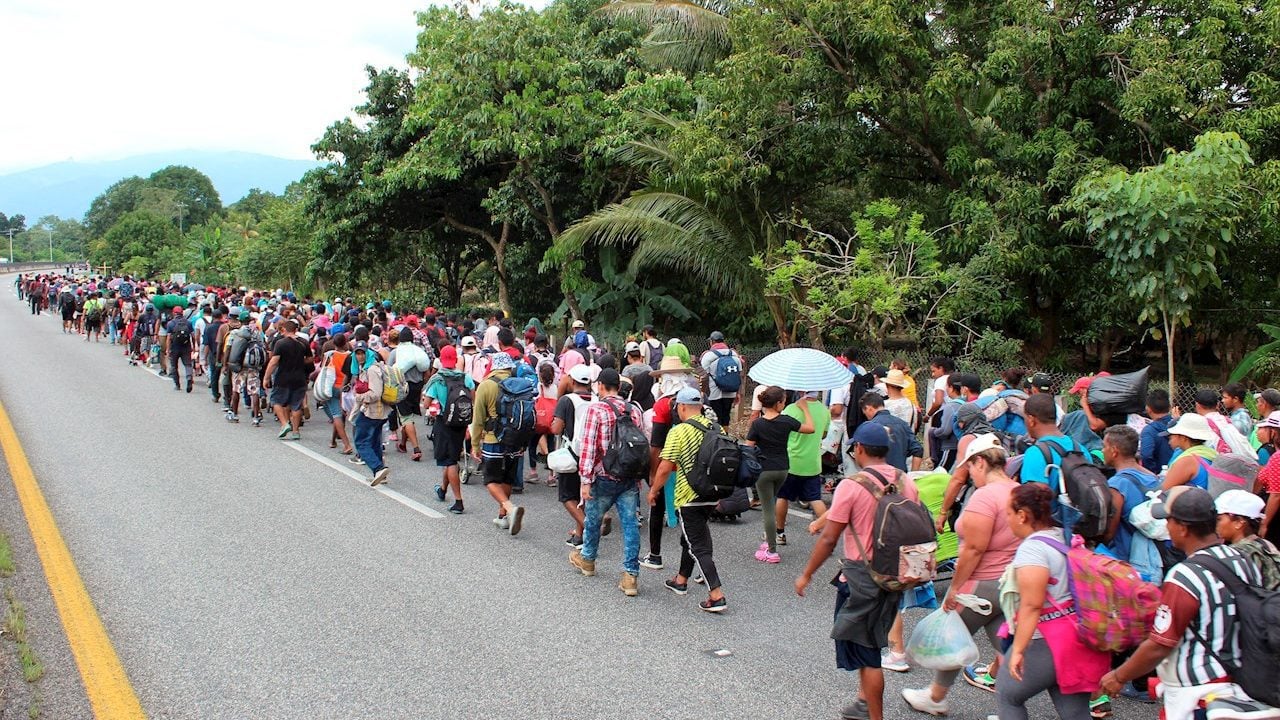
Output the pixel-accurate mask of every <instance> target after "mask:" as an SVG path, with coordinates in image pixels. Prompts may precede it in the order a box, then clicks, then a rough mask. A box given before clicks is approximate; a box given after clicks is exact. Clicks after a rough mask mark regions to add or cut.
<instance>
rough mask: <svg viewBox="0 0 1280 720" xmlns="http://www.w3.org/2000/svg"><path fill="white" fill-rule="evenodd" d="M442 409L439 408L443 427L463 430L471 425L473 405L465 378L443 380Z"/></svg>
mask: <svg viewBox="0 0 1280 720" xmlns="http://www.w3.org/2000/svg"><path fill="white" fill-rule="evenodd" d="M444 391H445V396H444V407H443V408H441V412H440V419H441V420H442V421H443V422H444V425H445V427H451V428H464V427H466V426H468V425H470V424H471V418H472V417H473V415H472V413H474V412H475V405H474V404H473V402H472V400H471V393H469V392H467V379H466V378H465V377H458V378H452V377H450V378H445V379H444Z"/></svg>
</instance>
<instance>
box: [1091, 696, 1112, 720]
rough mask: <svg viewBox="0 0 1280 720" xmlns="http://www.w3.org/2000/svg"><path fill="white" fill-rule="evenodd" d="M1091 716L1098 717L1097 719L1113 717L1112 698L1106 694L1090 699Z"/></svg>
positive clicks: (1102, 719)
mask: <svg viewBox="0 0 1280 720" xmlns="http://www.w3.org/2000/svg"><path fill="white" fill-rule="evenodd" d="M1089 717H1093V718H1097V720H1104V718H1109V717H1111V698H1110V697H1108V696H1106V695H1099V696H1098V697H1096V698H1094V699H1092V700H1090V701H1089Z"/></svg>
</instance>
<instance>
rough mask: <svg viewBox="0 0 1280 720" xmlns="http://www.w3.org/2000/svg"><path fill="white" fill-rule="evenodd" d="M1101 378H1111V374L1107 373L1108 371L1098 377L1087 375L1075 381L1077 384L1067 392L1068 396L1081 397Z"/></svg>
mask: <svg viewBox="0 0 1280 720" xmlns="http://www.w3.org/2000/svg"><path fill="white" fill-rule="evenodd" d="M1100 377H1111V373H1109V372H1107V371H1106V370H1103V371H1102V372H1100V373H1098V374H1097V375H1085V376H1084V377H1082V378H1080V379H1079V380H1076V381H1075V384H1073V385H1072V386H1071V389H1070V390H1068V391H1067V394H1068V395H1079V394H1080V393H1082V392H1084V391H1085V390H1088V389H1089V386H1090V385H1092V384H1093V381H1094V380H1095V379H1097V378H1100Z"/></svg>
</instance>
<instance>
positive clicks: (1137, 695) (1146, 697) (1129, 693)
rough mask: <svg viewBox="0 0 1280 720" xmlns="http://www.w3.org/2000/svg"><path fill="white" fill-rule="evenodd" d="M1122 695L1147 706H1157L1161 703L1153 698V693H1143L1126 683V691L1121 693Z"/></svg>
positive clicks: (1131, 684)
mask: <svg viewBox="0 0 1280 720" xmlns="http://www.w3.org/2000/svg"><path fill="white" fill-rule="evenodd" d="M1120 695H1121V696H1123V697H1126V698H1129V699H1130V700H1133V701H1135V702H1140V703H1143V704H1145V705H1155V704H1156V703H1158V702H1160V701H1159V700H1156V699H1155V698H1153V697H1151V693H1149V692H1143V691H1141V690H1139V689H1137V688H1135V687H1134V686H1133V683H1125V686H1124V689H1123V690H1121V691H1120Z"/></svg>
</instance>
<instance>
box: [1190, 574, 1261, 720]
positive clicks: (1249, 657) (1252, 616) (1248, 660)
mask: <svg viewBox="0 0 1280 720" xmlns="http://www.w3.org/2000/svg"><path fill="white" fill-rule="evenodd" d="M1189 562H1193V563H1195V564H1197V565H1199V566H1200V567H1202V568H1204V569H1205V570H1208V571H1209V572H1211V573H1213V576H1214V577H1216V578H1218V580H1219V581H1220V582H1221V583H1222V584H1223V585H1226V586H1227V589H1228V590H1230V591H1231V595H1232V597H1233V598H1234V599H1235V601H1236V615H1235V620H1234V622H1233V623H1232V627H1233V628H1238V632H1239V633H1240V655H1239V657H1238V658H1223V657H1221V656H1219V655H1218V654H1217V653H1214V654H1213V656H1214V657H1215V658H1217V660H1218V662H1220V663H1222V666H1223V667H1224V668H1226V669H1227V672H1228V673H1230V675H1231V679H1232V680H1233V681H1235V682H1236V684H1238V685H1239V686H1240V687H1241V688H1242V689H1243V690H1244V691H1245V692H1246V693H1248V695H1249V697H1251V698H1253V699H1254V700H1258V701H1259V702H1261V703H1263V704H1264V705H1270V706H1271V707H1280V591H1276V590H1263V589H1262V588H1260V587H1258V586H1256V585H1251V584H1249V583H1246V582H1245V581H1244V580H1241V579H1240V576H1239V575H1236V574H1235V572H1234V571H1233V570H1232V569H1231V568H1230V567H1228V566H1227V565H1226V563H1224V562H1222V561H1221V560H1219V559H1218V558H1216V557H1213V556H1205V555H1198V556H1196V557H1194V558H1191V560H1190V561H1189ZM1192 632H1194V633H1195V635H1196V639H1198V640H1199V641H1200V642H1201V644H1203V645H1204V646H1205V647H1206V648H1208V647H1209V643H1207V642H1205V639H1204V638H1203V637H1201V636H1200V631H1199V630H1192ZM1228 660H1231V662H1228Z"/></svg>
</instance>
